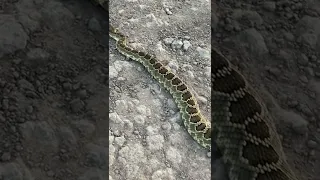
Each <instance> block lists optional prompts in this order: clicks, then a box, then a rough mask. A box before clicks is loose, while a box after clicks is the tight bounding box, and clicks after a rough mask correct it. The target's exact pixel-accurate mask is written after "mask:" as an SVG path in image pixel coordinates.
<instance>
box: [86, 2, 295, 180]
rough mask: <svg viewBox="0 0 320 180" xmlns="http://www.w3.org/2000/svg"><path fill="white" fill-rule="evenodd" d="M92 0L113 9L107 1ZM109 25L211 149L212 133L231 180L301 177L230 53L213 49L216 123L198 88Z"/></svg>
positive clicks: (188, 126) (122, 48) (194, 134)
mask: <svg viewBox="0 0 320 180" xmlns="http://www.w3.org/2000/svg"><path fill="white" fill-rule="evenodd" d="M92 1H94V3H95V4H99V5H101V6H102V7H103V8H104V9H105V10H107V11H108V1H106V0H92ZM109 26H110V27H109V36H110V37H111V38H113V39H114V40H115V41H116V49H117V50H118V51H119V52H120V53H121V54H123V55H124V56H126V57H128V58H130V59H132V60H135V61H137V62H139V63H141V64H142V65H143V66H144V67H145V68H146V69H147V71H148V72H149V73H150V74H151V75H152V77H153V78H154V79H156V80H157V81H158V82H159V83H160V84H161V85H162V86H163V87H165V89H167V90H168V91H169V92H170V94H171V95H172V96H173V98H174V100H175V102H176V104H177V106H178V108H179V110H180V113H181V117H182V119H183V122H184V125H185V127H186V129H187V131H188V133H189V134H190V135H191V136H192V138H193V139H194V140H195V141H197V142H198V143H199V144H200V145H201V146H203V147H205V148H207V149H209V150H211V136H213V140H214V141H215V142H216V144H217V146H218V148H219V150H220V151H221V153H222V155H223V161H224V163H225V165H226V168H227V172H228V176H229V179H230V180H298V178H297V177H296V176H295V175H294V173H293V171H292V170H291V169H290V166H289V164H288V163H287V160H286V156H285V154H284V152H283V149H282V145H281V141H280V139H279V136H278V134H277V131H276V128H275V125H274V122H273V120H272V118H271V116H269V115H268V114H269V113H268V112H267V109H266V107H265V106H264V104H263V103H262V102H261V101H259V100H258V96H257V95H256V94H255V93H254V91H253V90H252V89H251V87H250V86H249V84H248V83H247V81H246V80H245V78H244V77H243V76H242V75H241V74H240V73H239V72H238V71H237V70H236V69H235V68H234V67H233V66H232V65H231V64H230V62H229V61H228V59H227V58H226V57H225V56H223V55H222V54H221V53H219V52H218V51H217V50H216V49H215V48H212V52H211V53H212V61H211V69H212V72H211V73H212V78H211V82H212V101H211V102H212V111H211V116H212V122H209V121H208V120H207V119H206V118H205V117H204V116H203V115H202V114H201V112H200V110H199V105H198V103H197V100H196V98H195V96H194V95H193V93H192V92H191V91H190V89H189V88H188V87H187V85H186V84H185V83H184V82H183V81H182V80H181V79H180V78H179V77H178V76H177V75H175V74H174V73H172V72H171V71H170V69H168V68H166V67H165V66H164V65H163V64H161V62H160V61H159V60H157V59H156V57H154V56H152V55H149V54H146V53H144V52H141V51H137V50H135V49H132V48H130V47H129V46H127V44H126V40H127V37H126V36H125V35H123V34H121V33H120V32H119V31H118V30H117V29H115V28H113V27H112V26H111V25H109ZM211 123H212V127H211Z"/></svg>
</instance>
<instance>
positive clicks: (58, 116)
mask: <svg viewBox="0 0 320 180" xmlns="http://www.w3.org/2000/svg"><path fill="white" fill-rule="evenodd" d="M109 2H110V10H109V13H110V23H111V24H112V25H114V26H116V27H118V28H119V29H120V30H121V31H122V32H123V33H124V34H126V35H128V36H129V44H130V46H132V47H135V48H136V49H139V50H143V51H146V52H149V53H151V54H155V55H156V56H157V57H158V58H159V59H161V60H163V62H164V63H166V64H167V65H168V67H170V68H171V69H172V70H173V71H175V72H177V73H178V74H179V75H181V77H182V79H184V80H185V81H186V82H187V84H188V85H189V86H190V87H192V89H193V91H194V92H196V94H197V97H198V99H199V101H200V106H201V110H202V111H203V112H204V114H205V115H206V116H207V117H210V116H209V114H210V113H209V112H210V83H209V80H210V47H211V46H213V47H215V48H218V49H220V50H221V51H222V52H223V53H224V54H226V55H227V56H228V57H229V58H230V60H231V61H232V63H233V64H235V65H236V66H238V67H239V69H240V70H241V72H243V73H244V75H245V76H246V78H247V79H248V81H249V82H250V83H251V84H252V85H253V86H254V87H255V88H256V89H257V91H258V92H259V94H260V95H261V97H262V98H263V100H264V101H265V102H266V104H267V106H268V108H269V109H270V112H271V114H272V115H273V116H274V117H275V121H276V124H277V127H278V131H279V133H280V134H281V135H282V139H283V144H284V147H285V151H286V154H287V155H288V157H289V161H290V163H291V164H293V165H294V167H295V168H294V170H295V171H296V172H297V174H298V175H299V176H300V177H301V179H305V180H307V179H308V180H309V179H310V180H318V179H319V176H316V175H317V174H319V173H320V172H319V168H318V167H320V162H319V160H320V154H319V149H320V145H319V144H320V119H319V114H320V109H319V108H318V105H319V104H320V82H319V77H320V55H319V53H318V52H320V39H318V38H319V37H320V18H319V16H320V3H318V2H317V1H311V0H310V1H299V0H295V1H277V2H275V1H263V2H260V1H259V2H258V1H252V2H251V1H240V2H239V1H237V2H236V1H229V0H224V1H221V2H212V4H211V8H210V1H207V0H193V1H188V0H184V1H173V0H171V1H170V0H166V1H147V0H139V1H137V0H113V1H109ZM235 2H236V3H235ZM317 3H318V4H317ZM211 9H212V10H213V14H212V15H210V11H211ZM210 23H211V29H212V30H213V32H212V34H210V32H211V29H210ZM107 26H108V12H106V11H104V10H102V9H101V8H98V7H95V6H93V5H92V4H91V3H90V2H89V1H87V0H78V1H75V0H69V1H57V0H50V1H49V0H2V1H1V2H0V100H1V101H0V129H1V131H0V179H3V180H9V179H24V180H40V179H41V180H42V179H49V180H51V179H52V180H53V179H70V180H73V179H75V180H87V179H99V180H100V179H101V180H102V179H106V178H107V177H109V178H110V179H139V180H140V179H166V180H167V179H204V180H207V179H210V176H211V174H210V172H211V171H210V153H208V152H207V151H206V150H204V149H203V148H201V147H199V146H198V144H196V143H195V142H194V141H193V140H192V138H191V137H190V136H189V135H188V134H187V133H186V131H185V129H184V127H183V126H182V123H181V119H180V116H179V113H178V110H177V107H176V106H175V104H174V102H173V101H172V98H171V96H170V95H169V94H168V93H167V92H166V91H164V90H163V89H161V87H160V86H159V84H158V83H157V82H156V81H155V80H153V79H152V78H151V77H150V76H149V74H148V73H147V72H146V71H145V70H144V69H143V67H142V66H141V65H140V64H138V63H135V62H133V61H128V60H127V59H126V58H124V57H123V56H121V55H120V54H119V53H118V52H117V51H116V50H115V43H114V41H113V40H108V32H107ZM211 36H212V38H213V44H212V45H211V43H210V39H211ZM108 46H110V47H109V51H108ZM108 56H109V60H108ZM108 74H109V77H108ZM109 87H110V88H109ZM109 93H110V96H108V94H109ZM108 109H109V110H108ZM108 117H109V118H108ZM108 125H109V128H108ZM108 142H109V144H108ZM108 147H109V150H108ZM108 152H109V154H108ZM108 157H109V166H107V165H108V164H107V163H108V161H107V159H108ZM212 161H213V162H214V167H213V169H214V170H215V171H214V177H215V178H218V179H227V178H226V176H225V174H224V170H223V165H222V163H221V162H220V159H219V158H218V157H216V156H213V157H212ZM107 167H109V174H108V168H107Z"/></svg>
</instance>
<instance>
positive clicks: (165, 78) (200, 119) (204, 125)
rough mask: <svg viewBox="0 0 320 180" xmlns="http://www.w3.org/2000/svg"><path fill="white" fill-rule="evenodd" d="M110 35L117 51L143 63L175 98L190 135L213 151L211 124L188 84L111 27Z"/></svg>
mask: <svg viewBox="0 0 320 180" xmlns="http://www.w3.org/2000/svg"><path fill="white" fill-rule="evenodd" d="M109 35H110V37H111V38H113V39H114V40H116V42H117V43H116V48H117V50H118V51H119V52H120V53H121V54H123V55H124V56H126V57H128V58H130V59H133V60H135V61H138V62H139V63H141V64H142V65H143V66H144V67H145V68H146V69H147V70H148V72H149V73H150V74H151V75H152V77H153V78H154V79H156V80H157V81H158V82H159V83H160V84H161V85H162V86H163V87H165V88H166V89H167V90H168V91H169V92H170V94H171V95H172V96H173V98H174V100H175V102H176V104H177V106H178V108H179V110H180V113H181V117H182V119H183V123H184V125H185V127H186V129H187V131H188V133H189V134H190V135H191V136H192V137H193V139H194V140H196V141H197V142H198V143H199V144H200V145H202V146H203V147H205V148H207V149H209V150H211V123H210V121H208V120H207V119H206V118H205V117H204V116H203V115H202V114H201V112H200V110H199V105H198V103H197V101H196V99H195V97H194V95H193V94H192V92H191V91H190V90H189V88H188V87H187V86H186V84H185V83H184V82H183V81H182V80H181V79H180V78H179V77H178V76H177V75H175V74H174V73H172V72H171V71H170V69H168V68H166V67H165V66H164V65H163V64H161V63H160V62H159V61H158V60H157V59H156V58H155V57H154V56H151V55H149V54H146V53H144V52H141V51H137V50H134V49H132V48H130V47H128V46H127V45H126V37H125V36H124V35H123V34H121V33H120V32H119V31H118V30H117V29H115V28H113V27H111V26H110V28H109Z"/></svg>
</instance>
